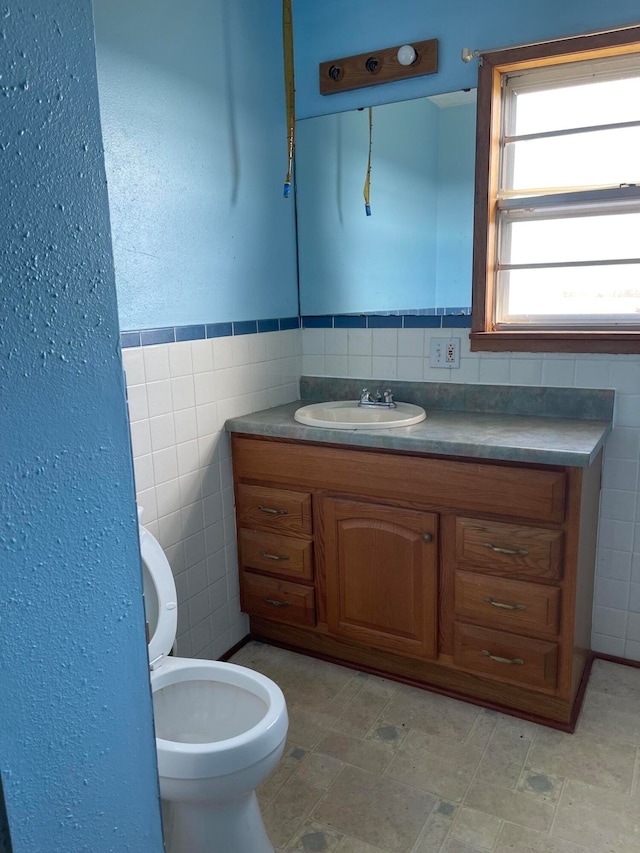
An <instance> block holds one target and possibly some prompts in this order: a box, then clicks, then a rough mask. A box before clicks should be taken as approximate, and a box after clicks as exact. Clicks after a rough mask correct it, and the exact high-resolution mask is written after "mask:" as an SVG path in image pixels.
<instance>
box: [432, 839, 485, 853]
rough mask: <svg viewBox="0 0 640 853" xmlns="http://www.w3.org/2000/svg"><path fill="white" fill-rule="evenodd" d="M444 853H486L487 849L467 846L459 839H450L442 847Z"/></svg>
mask: <svg viewBox="0 0 640 853" xmlns="http://www.w3.org/2000/svg"><path fill="white" fill-rule="evenodd" d="M441 851H442V853H486V849H483V848H481V847H475V846H474V845H472V844H466V843H465V842H464V841H460V840H459V839H457V838H448V839H447V840H446V841H445V842H444V844H443V845H442V847H441Z"/></svg>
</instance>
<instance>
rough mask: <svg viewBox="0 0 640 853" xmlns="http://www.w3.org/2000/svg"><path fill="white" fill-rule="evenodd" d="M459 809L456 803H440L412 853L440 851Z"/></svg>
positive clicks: (432, 813)
mask: <svg viewBox="0 0 640 853" xmlns="http://www.w3.org/2000/svg"><path fill="white" fill-rule="evenodd" d="M458 809H459V806H457V805H455V803H448V802H446V801H444V800H443V801H441V802H439V803H438V804H437V805H436V807H435V809H434V810H433V811H432V812H431V816H430V817H429V820H428V821H427V824H426V826H425V828H424V829H423V830H422V833H421V834H420V838H419V839H418V843H417V844H416V846H415V847H414V849H413V850H412V851H411V853H434V850H440V848H441V847H442V844H443V843H444V840H445V838H446V837H447V835H448V834H449V832H450V830H451V826H452V824H453V821H454V819H455V816H456V815H457V813H458Z"/></svg>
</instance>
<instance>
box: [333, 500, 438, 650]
mask: <svg viewBox="0 0 640 853" xmlns="http://www.w3.org/2000/svg"><path fill="white" fill-rule="evenodd" d="M322 503H323V519H324V536H325V548H326V554H325V560H326V565H325V569H326V591H327V624H328V628H329V632H330V633H331V634H333V635H335V636H337V637H343V638H345V639H348V640H350V641H352V642H357V643H358V644H359V645H365V646H371V647H374V648H378V649H385V650H386V651H390V652H395V653H397V654H402V655H405V656H411V657H418V658H434V657H436V654H437V648H436V636H437V634H436V627H437V626H436V620H437V582H436V578H437V566H436V563H437V557H436V555H437V520H438V517H437V516H436V515H434V514H433V513H428V512H417V511H414V510H409V509H402V508H398V507H391V506H386V505H381V504H369V503H360V502H358V501H352V500H342V499H339V498H326V499H324V500H323V502H322Z"/></svg>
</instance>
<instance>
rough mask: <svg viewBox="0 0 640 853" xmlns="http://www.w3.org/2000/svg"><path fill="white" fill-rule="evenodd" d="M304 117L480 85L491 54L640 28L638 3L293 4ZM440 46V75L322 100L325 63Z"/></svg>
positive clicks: (312, 0)
mask: <svg viewBox="0 0 640 853" xmlns="http://www.w3.org/2000/svg"><path fill="white" fill-rule="evenodd" d="M293 18H294V28H295V35H296V53H295V63H296V98H297V114H298V118H307V117H309V116H315V115H323V114H325V113H333V112H340V111H342V110H351V109H354V108H355V107H359V106H369V105H370V104H383V103H389V102H390V101H399V100H406V99H408V98H417V97H420V96H422V95H433V94H438V93H440V92H453V91H455V90H457V89H464V88H468V87H470V86H475V85H476V81H477V62H475V61H473V62H470V63H469V64H465V63H464V62H462V60H461V58H460V53H461V51H462V48H464V47H468V48H470V49H472V50H473V49H488V48H494V47H504V46H506V45H511V44H520V43H522V42H530V41H539V40H543V39H549V38H555V37H557V36H565V35H572V34H574V33H580V32H586V31H587V30H594V29H606V28H607V27H615V26H623V25H625V24H633V23H638V22H640V9H639V7H638V2H637V0H610V2H607V3H603V2H594V0H586V2H585V0H563V2H561V3H559V2H557V0H536V2H526V0H514V2H511V3H505V2H504V0H484V2H482V3H479V2H477V0H449V2H442V0H393V2H390V0H349V2H348V3H345V2H344V0H293ZM428 38H437V39H438V41H439V44H438V51H439V66H438V73H437V74H433V75H429V76H426V77H417V78H415V79H413V80H405V81H401V82H398V83H387V84H385V85H381V86H374V87H372V88H369V89H360V90H359V91H358V92H356V93H353V92H345V93H343V94H339V95H324V96H323V95H320V93H319V90H318V63H319V62H323V61H324V60H327V59H338V58H340V57H342V56H350V55H351V54H357V53H365V52H366V51H368V50H371V49H376V48H384V47H391V46H393V45H396V44H403V43H404V42H407V41H411V40H412V39H413V40H416V41H420V40H422V39H428Z"/></svg>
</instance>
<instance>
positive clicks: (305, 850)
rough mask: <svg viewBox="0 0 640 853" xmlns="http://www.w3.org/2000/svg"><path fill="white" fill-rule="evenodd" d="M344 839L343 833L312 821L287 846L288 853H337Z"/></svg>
mask: <svg viewBox="0 0 640 853" xmlns="http://www.w3.org/2000/svg"><path fill="white" fill-rule="evenodd" d="M343 837H344V836H343V835H342V834H341V833H339V832H334V831H333V830H332V829H329V827H327V826H323V825H322V824H320V823H316V822H315V821H313V820H310V821H307V822H306V823H305V824H304V825H303V827H302V828H301V829H300V830H299V832H297V833H296V835H295V838H294V839H293V840H292V841H291V842H289V844H287V853H335V850H336V849H337V847H338V845H339V844H340V842H341V841H342V839H343Z"/></svg>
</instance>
